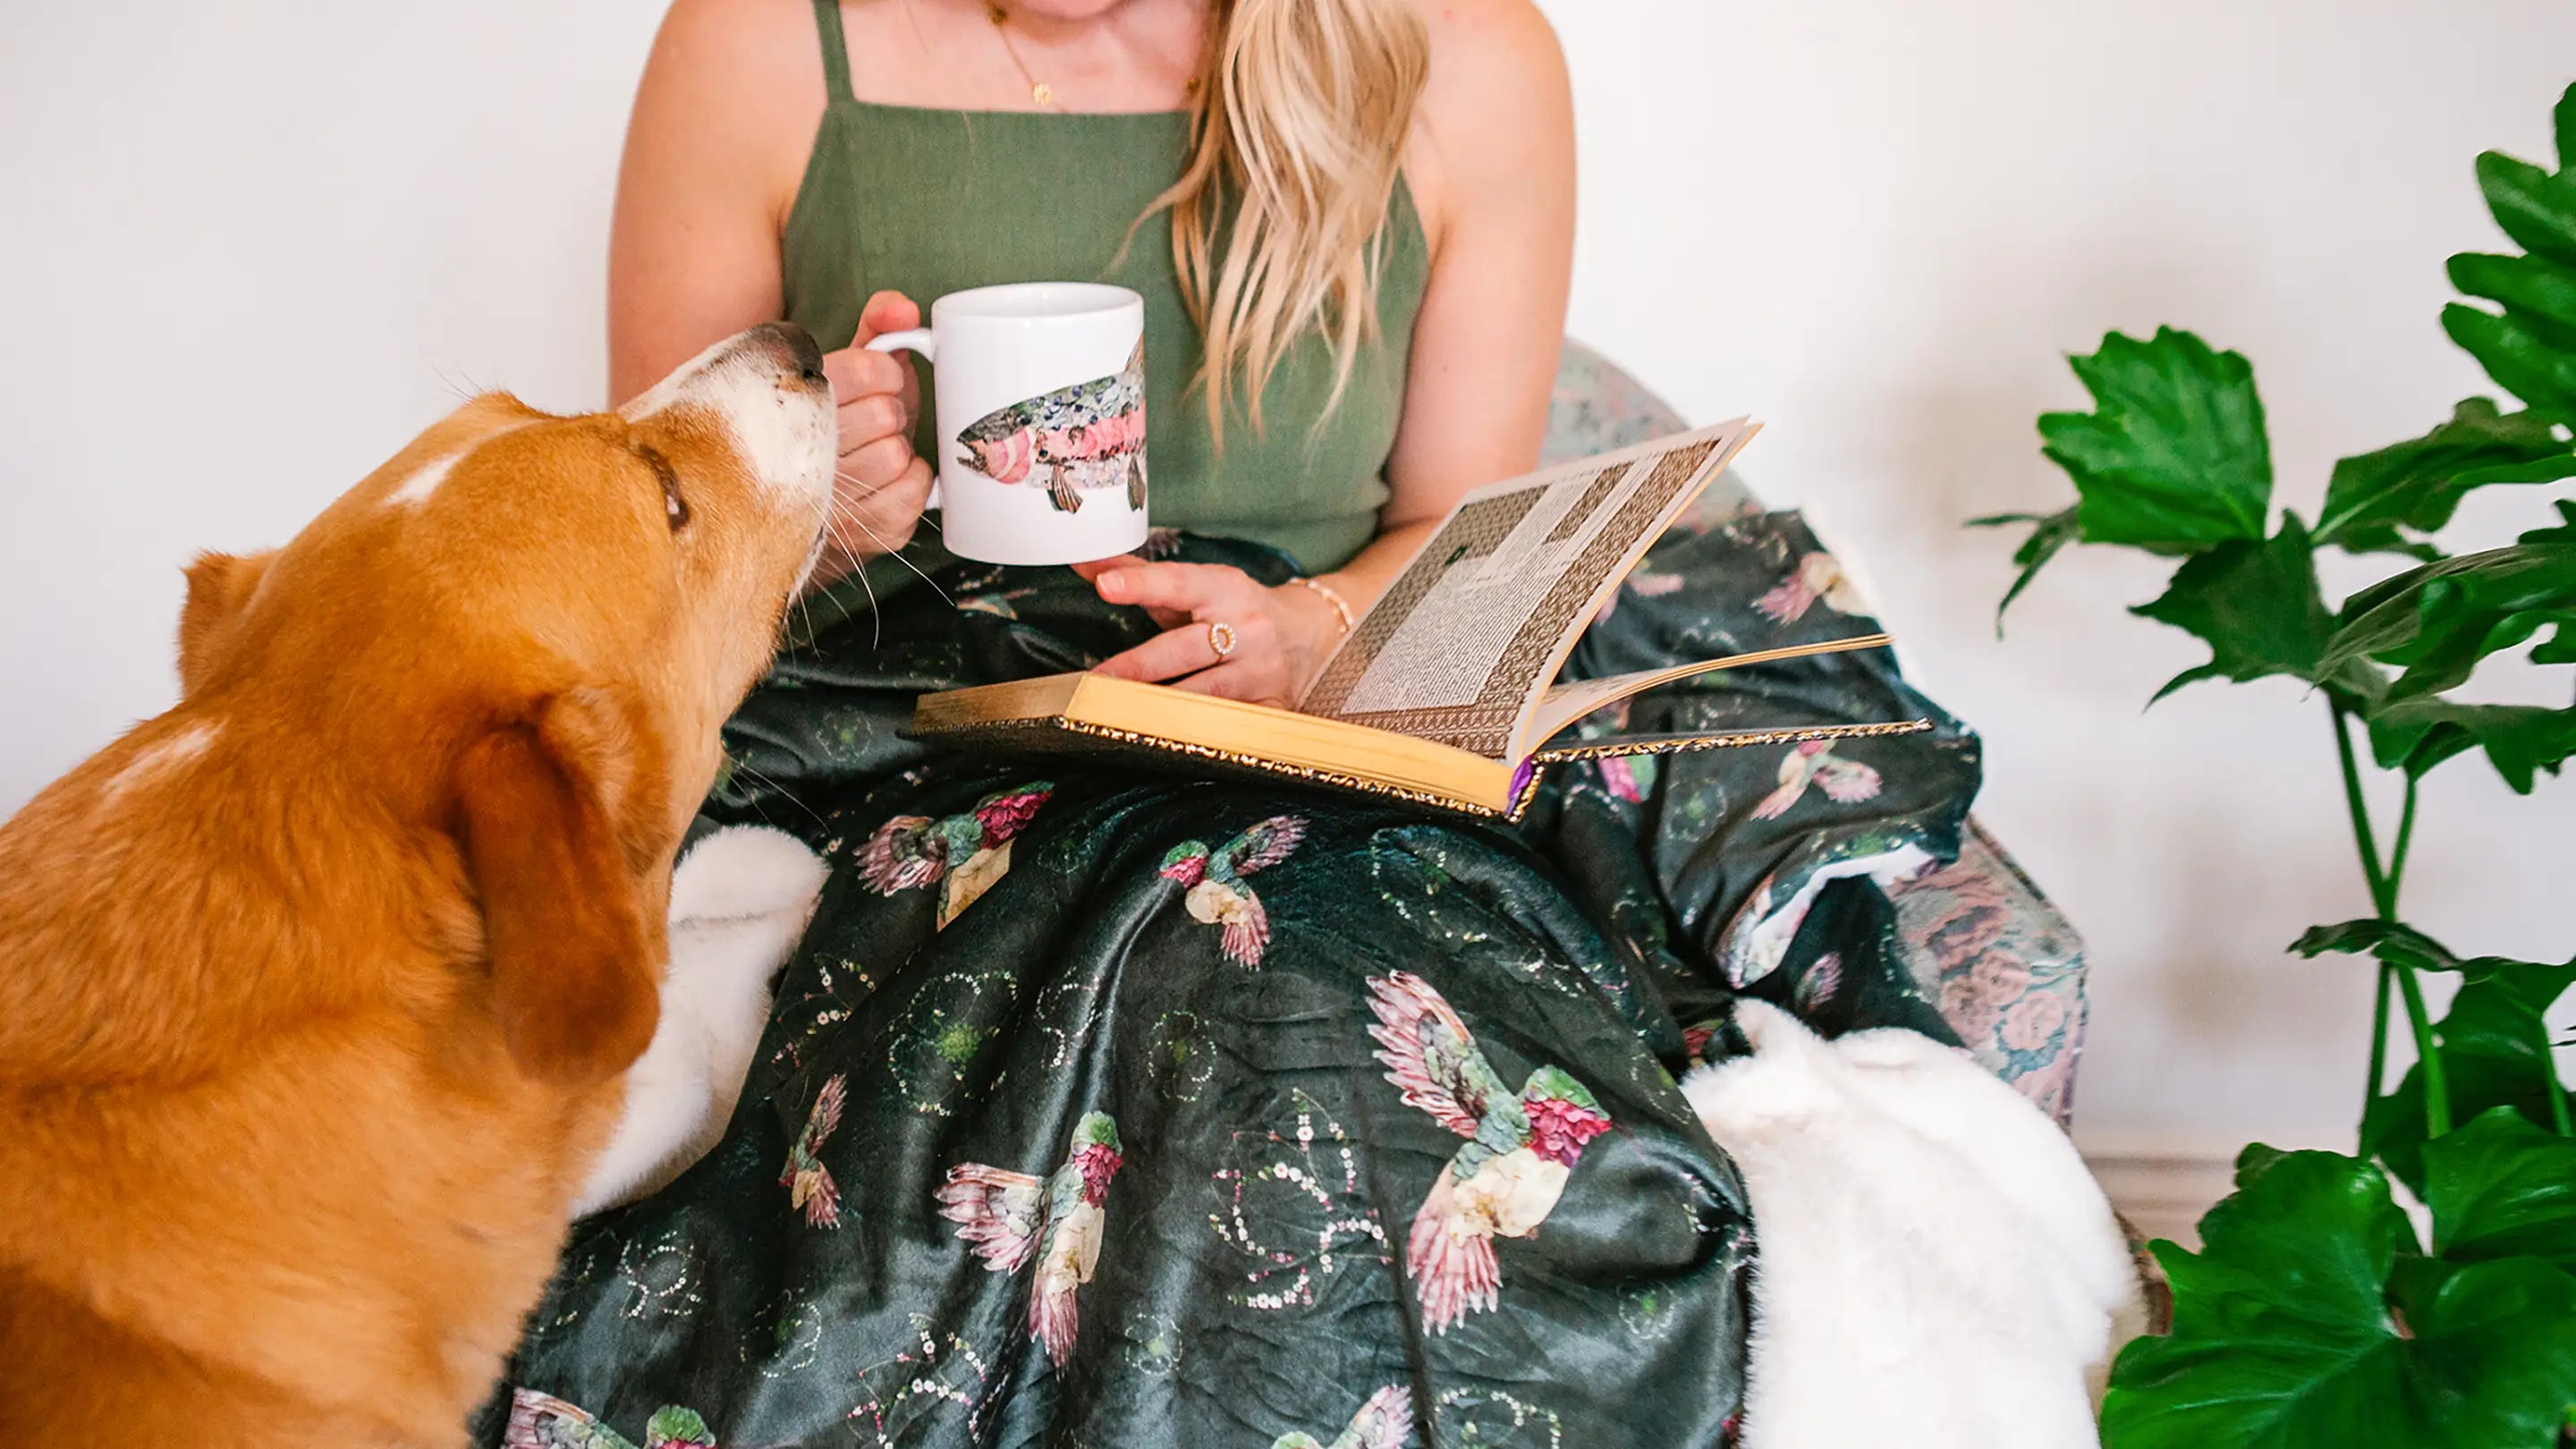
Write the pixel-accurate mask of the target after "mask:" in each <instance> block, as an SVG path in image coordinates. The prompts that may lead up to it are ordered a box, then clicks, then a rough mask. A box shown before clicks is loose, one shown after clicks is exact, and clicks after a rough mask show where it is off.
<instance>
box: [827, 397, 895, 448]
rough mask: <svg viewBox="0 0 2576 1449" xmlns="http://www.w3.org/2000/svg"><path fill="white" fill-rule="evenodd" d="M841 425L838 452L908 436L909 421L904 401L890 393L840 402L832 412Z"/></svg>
mask: <svg viewBox="0 0 2576 1449" xmlns="http://www.w3.org/2000/svg"><path fill="white" fill-rule="evenodd" d="M834 411H835V413H836V414H837V415H838V417H839V420H840V426H841V451H842V452H844V453H851V452H856V451H857V450H858V449H860V448H862V447H865V446H866V445H868V444H870V443H873V442H875V441H877V440H878V439H879V438H902V437H909V436H910V435H911V433H912V418H911V417H910V416H909V415H908V413H907V410H906V409H905V408H904V405H903V399H901V398H898V397H896V396H895V395H894V394H892V393H884V392H872V393H868V394H866V395H864V396H861V397H855V398H852V399H850V400H849V401H848V402H845V403H842V404H841V405H840V407H839V408H837V409H835V410H834Z"/></svg>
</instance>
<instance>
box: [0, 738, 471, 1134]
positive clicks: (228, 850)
mask: <svg viewBox="0 0 2576 1449" xmlns="http://www.w3.org/2000/svg"><path fill="white" fill-rule="evenodd" d="M270 728H273V726H264V724H263V722H260V721H256V720H249V719H240V718H228V717H226V715H225V714H224V713H222V712H220V711H217V710H212V709H208V708H204V707H201V706H196V705H191V704H182V705H180V706H179V707H178V708H175V709H173V710H171V711H170V712H169V713H167V714H165V715H162V716H161V717H160V718H158V719H155V720H152V721H149V722H147V723H145V724H143V725H141V726H138V727H137V728H136V729H135V730H134V731H133V732H131V733H130V734H128V735H127V736H126V737H125V738H124V739H123V740H121V741H119V742H118V743H117V744H116V745H114V746H112V747H110V748H109V749H108V750H106V751H104V752H102V753H101V754H100V755H99V756H98V757H96V758H95V759H93V760H91V761H90V762H89V763H88V764H86V765H84V766H82V767H81V768H80V769H79V770H77V771H75V772H73V773H72V774H71V775H69V776H67V777H65V778H64V779H63V780H62V781H61V782H59V783H58V784H56V785H55V786H54V787H53V788H51V789H49V790H47V791H46V792H45V793H44V794H42V795H40V796H38V797H37V798H36V799H35V800H34V801H32V802H30V803H29V804H28V806H27V807H26V808H25V810H24V811H23V812H22V813H21V814H20V815H19V817H18V818H17V819H16V820H14V821H12V822H11V823H10V824H9V826H8V828H7V829H5V830H0V956H4V957H7V958H10V959H27V958H31V957H34V956H38V955H41V956H45V957H49V958H51V959H54V960H57V961H63V962H70V963H78V965H79V966H80V967H81V968H82V969H80V970H77V971H73V972H68V973H54V974H52V975H50V976H39V975H38V974H37V973H34V972H26V971H19V972H0V1091H12V1090H17V1091H23V1090H30V1089H33V1090H43V1089H45V1088H48V1087H70V1086H80V1087H98V1088H110V1089H116V1088H122V1089H126V1090H136V1091H151V1090H174V1089H184V1088H185V1086H186V1084H187V1083H188V1081H189V1079H190V1078H191V1077H192V1076H194V1075H196V1074H197V1073H198V1072H199V1071H201V1070H203V1056H204V1051H205V1043H206V1042H208V1041H209V1040H220V1039H226V1038H232V1039H238V1038H239V1037H241V1036H248V1035H257V1034H263V1033H266V1032H271V1031H274V1032H278V1033H281V1034H282V1035H281V1040H283V1039H285V1037H286V1036H290V1035H291V1034H292V1033H293V1032H294V1031H295V1029H296V1028H297V1027H298V1026H303V1025H310V1024H312V1023H314V1022H316V1021H317V1020H320V1019H324V1018H329V1017H333V1016H337V1015H341V1014H344V1013H346V1012H349V1011H352V1010H357V1009H359V1008H360V1005H361V1003H362V1002H364V1001H365V1000H366V999H367V994H361V993H358V992H355V991H350V990H348V989H347V988H346V985H345V983H347V981H348V980H349V978H348V976H347V974H346V972H345V968H346V967H347V966H348V965H351V964H355V963H350V962H348V961H347V960H346V959H345V958H346V952H347V949H348V948H347V945H346V942H347V941H349V940H352V939H355V940H363V941H370V942H378V943H382V947H383V952H382V954H383V958H384V959H383V966H384V970H385V978H384V979H387V980H393V979H405V980H407V981H413V982H414V983H415V984H413V989H412V991H410V992H407V993H406V994H407V995H414V996H416V997H418V998H419V1000H418V1005H419V1007H420V1008H421V1009H422V1010H424V1011H425V1012H433V1013H434V1012H436V1011H438V1010H439V1009H440V1006H441V1005H442V1003H440V1002H439V1001H438V1000H436V994H437V993H436V991H435V988H434V987H433V986H432V985H431V980H430V979H431V978H432V977H434V976H446V975H449V974H450V973H447V972H438V971H434V970H431V969H426V968H432V967H434V966H435V965H436V964H437V963H438V961H439V959H440V958H446V959H449V960H453V959H455V958H457V957H461V956H467V955H470V953H471V952H472V950H473V949H474V946H475V943H476V942H475V938H476V936H477V935H478V930H477V926H476V923H475V921H474V919H473V916H472V913H471V910H470V909H469V908H468V907H467V904H466V901H465V891H464V885H463V882H462V879H461V876H460V877H458V878H456V879H455V880H453V881H451V882H450V883H449V889H447V890H445V891H438V892H435V893H434V895H435V896H436V897H439V898H450V899H454V900H456V901H457V903H458V908H457V909H456V910H455V911H453V912H449V913H443V914H444V918H443V919H419V918H418V916H419V911H418V908H417V907H416V906H407V905H406V902H409V901H417V900H420V899H422V898H423V896H424V894H425V893H424V892H423V891H422V890H421V889H420V886H421V885H422V884H423V883H422V882H419V881H416V880H414V879H411V878H410V877H411V876H413V875H414V874H415V873H417V872H418V871H419V870H420V866H419V865H418V864H417V863H414V862H409V861H406V860H405V859H404V858H403V857H402V855H401V854H400V853H399V852H397V851H395V850H393V849H390V848H388V847H387V845H386V844H385V841H386V838H387V834H388V832H387V831H386V829H385V828H384V826H385V824H386V822H388V821H389V820H393V819H397V818H399V817H400V816H402V815H405V814H413V815H415V816H416V815H417V810H418V807H417V805H416V804H414V803H413V802H405V801H396V800H389V799H386V798H384V797H383V795H382V794H381V793H379V792H375V791H368V790H362V789H359V788H355V787H354V786H353V785H352V784H351V783H350V782H348V781H345V780H342V779H339V778H336V777H335V776H334V775H333V774H332V773H331V772H329V771H328V770H327V769H326V770H320V771H315V772H313V773H312V774H310V775H307V776H305V777H301V778H298V779H296V780H293V781H291V782H289V781H284V780H280V779H278V778H276V777H275V776H274V775H273V774H272V773H270V772H266V771H262V770H258V769H243V768H239V763H240V761H241V760H242V759H243V758H244V757H245V756H246V755H248V756H256V755H257V754H259V753H260V752H261V751H262V750H263V749H264V748H265V747H266V744H267V742H266V741H265V740H264V739H263V738H262V736H263V735H264V734H266V733H268V730H269V729H270ZM210 780H211V781H219V782H220V791H219V792H217V791H209V790H206V789H203V788H194V789H190V788H182V787H183V786H185V785H196V786H202V785H203V784H204V783H206V782H208V781H210ZM212 799H220V800H221V802H222V803H221V806H220V808H214V809H208V808H205V806H204V804H203V803H202V802H205V801H208V800H212ZM407 807H408V808H407ZM415 828H419V827H417V826H415ZM451 854H452V852H451ZM39 855H41V856H43V857H45V858H46V859H47V860H48V862H49V866H50V868H49V869H48V871H47V885H48V892H49V895H48V898H47V899H45V900H42V901H39V900H35V899H31V898H28V897H26V896H24V895H22V894H20V893H19V892H16V891H13V890H12V889H11V886H10V882H11V881H13V880H25V879H27V878H29V877H30V876H31V875H32V873H33V872H32V870H31V869H30V867H32V865H33V863H34V858H35V857H37V856H39ZM317 856H318V857H319V858H325V859H328V860H330V861H332V863H333V868H332V870H331V872H330V873H329V874H328V876H327V877H317V876H316V875H314V874H313V873H312V872H310V871H309V870H306V869H304V868H301V867H299V865H298V864H297V862H298V860H299V859H300V858H314V857H317ZM208 862H213V864H212V865H211V866H209V864H208ZM67 890H68V892H69V893H71V894H72V895H74V896H75V897H76V898H77V899H78V900H79V903H80V908H78V909H74V910H65V909H62V904H63V896H64V894H65V893H66V891H67ZM323 920H329V921H331V922H333V923H334V930H333V932H332V933H330V934H329V935H326V934H325V933H323V932H320V931H317V930H315V929H313V928H312V923H314V922H317V921H323ZM146 921H149V922H150V923H151V924H152V925H153V927H154V929H153V930H152V931H151V938H152V939H154V940H158V941H165V942H166V941H180V942H185V943H186V947H185V949H186V950H187V951H188V952H190V953H191V954H192V955H193V956H194V958H195V959H189V960H177V961H173V960H170V959H168V958H167V954H166V953H167V948H166V947H165V948H164V949H163V950H162V951H161V952H152V953H147V952H142V951H137V950H134V949H132V948H131V947H130V946H129V945H128V944H127V943H126V942H125V941H124V940H123V939H121V938H124V937H127V936H129V935H130V934H132V933H135V932H136V931H137V928H138V926H140V925H142V924H143V923H145V922H146ZM350 923H357V924H360V925H362V926H363V927H364V931H363V934H361V933H358V932H350V931H347V930H346V929H345V926H346V925H348V924H350ZM174 924H175V925H177V926H179V927H180V928H179V929H172V927H173V925H174ZM326 951H327V952H332V953H334V955H335V958H336V959H335V964H336V965H338V966H340V967H341V968H342V970H340V971H334V972H323V971H317V970H314V969H312V968H313V966H314V965H315V964H316V959H317V957H319V955H320V954H321V953H323V952H326ZM120 972H123V973H125V974H126V975H132V976H136V977H138V978H140V979H133V980H127V979H122V978H121V977H120V975H119V974H118V973H120ZM335 981H338V982H342V983H344V986H343V991H342V995H343V998H344V999H340V1000H333V999H331V997H330V995H329V992H330V989H331V988H330V984H331V983H332V982H335ZM40 983H42V984H43V985H44V986H45V987H47V988H49V989H48V990H47V991H46V994H43V995H38V994H37V993H38V990H39V985H40ZM66 985H68V986H69V987H70V988H71V989H70V992H69V993H68V994H66V993H65V992H64V991H63V988H64V987H65V986H66ZM138 998H143V999H150V1000H153V1001H155V1002H156V1003H157V1004H158V1005H159V1007H160V1008H161V1009H160V1010H159V1011H158V1012H157V1013H156V1015H155V1016H154V1017H153V1019H151V1020H150V1021H148V1022H145V1023H142V1024H140V1025H139V1026H133V1025H129V1026H127V1027H126V1028H125V1029H123V1030H121V1031H120V1032H119V1033H118V1034H117V1035H115V1036H106V1035H102V1034H101V1033H100V1032H98V1031H97V1030H96V1028H95V1025H94V1024H95V1023H96V1022H98V1021H101V1020H103V1019H107V1018H108V1017H109V1013H108V1012H107V1011H105V1010H104V1009H103V1005H104V1003H106V1002H107V1001H110V1000H118V999H122V1000H134V999H138ZM377 999H378V1000H379V1001H380V1000H381V998H377ZM128 1020H129V1022H130V1021H131V1018H128Z"/></svg>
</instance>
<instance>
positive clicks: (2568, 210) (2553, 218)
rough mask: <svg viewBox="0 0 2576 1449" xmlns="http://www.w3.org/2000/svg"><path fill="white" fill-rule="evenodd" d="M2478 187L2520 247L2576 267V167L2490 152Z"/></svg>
mask: <svg viewBox="0 0 2576 1449" xmlns="http://www.w3.org/2000/svg"><path fill="white" fill-rule="evenodd" d="M2478 190H2479V191H2481V192H2484V193H2485V194H2486V199H2487V210H2488V211H2490V212H2492V213H2494V214H2495V219H2496V225H2497V226H2500V227H2502V228H2504V234H2505V235H2506V236H2509V237H2511V238H2513V240H2514V244H2515V245H2516V246H2519V247H2521V248H2522V249H2523V250H2524V251H2527V252H2531V253H2534V254H2535V255H2539V256H2544V257H2548V258H2550V259H2552V260H2554V261H2561V262H2566V263H2568V264H2570V265H2576V171H2550V170H2547V169H2545V168H2542V167H2539V166H2534V165H2532V164H2531V163H2530V162H2528V161H2517V160H2515V159H2514V158H2513V157H2511V156H2507V155H2505V154H2504V153H2503V152H2501V151H2488V152H2485V153H2484V154H2482V155H2480V156H2479V157H2478Z"/></svg>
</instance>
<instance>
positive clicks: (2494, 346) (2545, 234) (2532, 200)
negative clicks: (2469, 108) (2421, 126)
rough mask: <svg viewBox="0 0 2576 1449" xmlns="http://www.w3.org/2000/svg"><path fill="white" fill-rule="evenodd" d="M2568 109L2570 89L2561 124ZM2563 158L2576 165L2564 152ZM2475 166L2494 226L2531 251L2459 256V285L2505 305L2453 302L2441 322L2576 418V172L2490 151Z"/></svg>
mask: <svg viewBox="0 0 2576 1449" xmlns="http://www.w3.org/2000/svg"><path fill="white" fill-rule="evenodd" d="M2570 94H2576V88H2571V91H2570ZM2567 107H2568V99H2567V97H2565V96H2562V97H2561V98H2560V101H2559V112H2558V119H2559V120H2560V121H2562V122H2563V121H2565V120H2567V119H2568V116H2569V114H2570V113H2569V111H2568V109H2567ZM2559 163H2560V166H2561V167H2562V168H2566V167H2567V166H2568V165H2569V161H2568V158H2567V157H2566V156H2565V155H2564V154H2563V151H2562V154H2561V156H2560V158H2559ZM2477 172H2478V190H2479V191H2480V192H2481V193H2483V194H2484V195H2485V197H2486V202H2487V210H2488V211H2489V212H2491V213H2493V214H2494V216H2495V219H2496V225H2498V226H2500V227H2502V228H2503V229H2504V233H2505V235H2506V236H2508V237H2511V238H2512V239H2513V240H2514V241H2515V242H2516V243H2517V244H2519V245H2520V246H2521V247H2522V248H2523V250H2524V251H2525V252H2527V253H2529V255H2527V256H2520V257H2513V256H2497V255H2493V254H2490V253H2482V252H2466V253H2462V254H2460V255H2458V256H2455V257H2453V258H2451V263H2450V274H2451V282H2452V285H2454V286H2456V287H2458V288H2459V289H2460V290H2461V291H2462V292H2464V293H2466V294H2468V295H2469V296H2472V297H2480V298H2484V299H2486V300H2488V301H2491V302H2495V303H2498V304H2499V305H2500V306H2501V308H2502V310H2501V311H2500V312H2491V311H2487V310H2485V309H2483V308H2480V307H2473V306H2470V305H2468V304H2466V303H2461V302H2454V303H2452V304H2451V305H2450V306H2447V307H2445V308H2443V309H2442V330H2443V331H2445V332H2448V333H2449V334H2450V335H2451V340H2452V341H2454V342H2457V343H2458V344H2459V345H2460V346H2461V347H2462V348H2464V349H2466V350H2467V351H2468V353H2469V355H2470V356H2472V357H2475V358H2476V359H2477V360H2478V365H2479V366H2481V367H2483V368H2485V369H2486V371H2487V376H2489V377H2491V378H2494V379H2495V381H2496V383H2497V385H2498V386H2500V387H2502V388H2504V389H2505V390H2506V391H2507V392H2510V393H2512V394H2513V395H2514V396H2516V397H2518V398H2521V399H2522V400H2523V402H2524V404H2525V405H2526V406H2528V407H2529V408H2530V409H2531V410H2532V411H2533V412H2534V413H2536V414H2539V415H2541V416H2543V417H2548V418H2554V419H2557V420H2559V421H2561V422H2568V421H2576V170H2570V169H2561V170H2558V171H2554V172H2553V171H2550V170H2548V169H2547V168H2545V167H2540V166H2534V165H2532V164H2531V163H2530V162H2527V161H2517V160H2515V159H2514V158H2513V157H2511V156H2507V155H2504V154H2502V153H2500V152H2495V151H2490V152H2487V153H2486V154H2485V155H2483V156H2480V157H2479V158H2478V167H2477Z"/></svg>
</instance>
